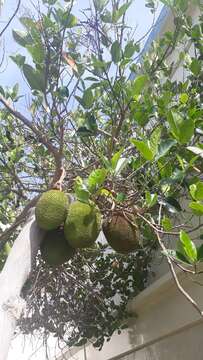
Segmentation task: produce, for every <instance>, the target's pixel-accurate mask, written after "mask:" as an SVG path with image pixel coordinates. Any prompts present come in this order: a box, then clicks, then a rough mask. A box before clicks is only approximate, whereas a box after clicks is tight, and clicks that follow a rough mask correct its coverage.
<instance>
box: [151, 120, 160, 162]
mask: <svg viewBox="0 0 203 360" xmlns="http://www.w3.org/2000/svg"><path fill="white" fill-rule="evenodd" d="M161 130H162V128H161V126H158V127H157V128H156V129H155V130H154V131H153V133H152V134H151V137H150V149H151V151H152V153H153V157H154V156H155V155H156V154H157V152H158V146H159V143H160V137H161Z"/></svg>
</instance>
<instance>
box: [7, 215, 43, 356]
mask: <svg viewBox="0 0 203 360" xmlns="http://www.w3.org/2000/svg"><path fill="white" fill-rule="evenodd" d="M43 233H44V232H43V231H42V230H40V229H39V228H38V226H37V224H36V222H35V215H34V210H33V209H32V210H31V212H30V216H29V218H28V220H27V222H26V224H25V226H24V227H23V229H22V231H21V232H20V234H19V235H18V237H17V239H16V240H15V242H14V245H13V247H12V250H11V252H10V254H9V256H8V259H7V261H6V264H5V266H4V268H3V270H2V272H1V273H0V360H6V358H7V355H8V350H9V345H10V342H11V340H12V337H13V333H14V331H15V327H16V322H17V320H18V319H19V317H20V315H21V313H22V311H23V308H24V306H25V303H24V300H23V299H22V298H21V297H20V294H21V290H22V287H23V285H24V284H25V282H26V280H27V279H28V277H29V275H30V273H31V270H32V265H33V262H34V259H35V256H36V254H37V251H38V248H39V245H40V242H41V240H42V237H43Z"/></svg>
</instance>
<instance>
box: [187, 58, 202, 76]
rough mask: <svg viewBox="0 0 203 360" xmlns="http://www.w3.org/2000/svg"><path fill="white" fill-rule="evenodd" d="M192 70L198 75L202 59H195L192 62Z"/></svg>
mask: <svg viewBox="0 0 203 360" xmlns="http://www.w3.org/2000/svg"><path fill="white" fill-rule="evenodd" d="M190 70H191V71H192V73H193V74H194V75H195V76H198V75H199V73H200V72H201V61H200V60H198V59H193V60H192V62H191V64H190Z"/></svg>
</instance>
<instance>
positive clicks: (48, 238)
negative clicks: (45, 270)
mask: <svg viewBox="0 0 203 360" xmlns="http://www.w3.org/2000/svg"><path fill="white" fill-rule="evenodd" d="M40 250H41V256H42V258H43V259H44V260H45V261H46V262H47V263H48V264H49V265H51V266H58V265H61V264H63V263H64V262H66V261H68V260H69V259H70V258H71V257H73V256H74V254H75V250H74V249H73V248H71V247H70V245H69V244H68V242H67V241H66V239H65V236H64V232H63V230H61V229H57V230H53V231H48V232H47V233H46V234H45V237H44V239H43V241H42V244H41V246H40Z"/></svg>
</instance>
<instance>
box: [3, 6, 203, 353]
mask: <svg viewBox="0 0 203 360" xmlns="http://www.w3.org/2000/svg"><path fill="white" fill-rule="evenodd" d="M162 2H163V3H165V4H167V5H168V6H170V7H172V8H173V9H172V10H173V14H174V31H171V32H167V33H166V34H165V35H163V36H162V37H161V38H160V39H158V40H157V41H156V42H154V43H153V44H152V46H151V49H150V51H149V52H148V53H145V54H143V53H142V52H141V51H140V44H141V42H142V41H141V40H139V39H137V38H134V36H133V31H131V29H130V28H129V26H128V25H129V24H128V23H127V22H126V20H127V18H128V17H127V16H126V11H129V9H130V5H131V1H128V2H127V1H124V0H123V1H118V2H113V3H112V2H111V1H108V0H94V1H92V2H91V4H92V5H93V6H92V11H91V12H90V11H89V9H84V12H83V15H81V14H82V12H79V15H78V18H76V17H75V5H74V3H73V4H72V2H71V1H65V3H66V4H65V5H66V6H61V5H60V2H59V1H55V0H44V1H43V4H44V5H43V6H42V9H41V12H40V13H37V11H36V10H35V11H34V16H33V17H32V16H30V15H29V16H26V17H25V16H24V17H21V18H20V21H21V24H22V26H23V28H24V31H17V30H13V38H14V39H15V41H16V42H17V44H18V46H19V47H23V54H21V49H20V50H19V53H16V54H14V55H12V56H11V57H10V58H11V59H12V61H14V63H15V64H16V65H17V66H18V67H19V68H20V70H21V73H22V75H23V79H24V80H25V81H26V83H27V84H28V85H29V88H30V89H28V91H29V93H28V95H29V96H28V98H29V104H28V106H27V108H26V105H27V102H24V99H23V98H22V94H25V92H24V91H23V92H22V89H21V87H18V86H17V85H14V86H13V87H11V88H6V87H3V86H1V87H0V94H1V96H3V97H4V98H5V100H6V101H7V103H8V104H13V103H15V109H22V108H23V109H24V108H25V111H24V110H23V115H24V117H26V116H27V122H26V124H27V125H26V126H24V125H23V123H22V117H21V118H19V116H18V113H17V114H16V113H15V112H14V113H13V112H11V111H9V110H8V108H5V107H4V106H3V104H2V103H1V108H0V119H1V125H2V126H1V129H0V180H1V191H0V200H1V206H0V229H1V231H3V230H4V229H5V228H6V227H7V226H9V224H12V222H13V221H14V220H15V218H16V216H17V214H19V213H20V212H21V211H22V209H23V208H24V206H25V205H26V204H27V203H28V202H29V201H30V200H31V199H33V198H34V197H35V196H36V195H38V194H41V193H42V191H43V192H45V194H46V191H47V190H48V189H50V188H49V186H50V184H51V183H52V181H53V176H55V174H56V172H55V171H56V170H57V171H58V172H59V173H60V171H61V165H63V166H64V169H65V170H66V175H65V178H64V181H63V189H64V191H65V192H69V193H71V194H72V195H71V196H72V197H73V198H74V200H77V202H78V201H79V204H80V205H81V204H82V205H81V207H82V208H85V209H88V210H90V208H91V204H92V203H94V204H95V205H96V207H98V208H99V209H100V212H101V214H102V217H103V221H104V222H106V221H109V222H110V223H111V221H112V219H114V215H115V214H118V213H119V214H122V216H123V218H124V219H125V220H126V218H127V219H129V216H130V219H131V220H132V218H131V216H132V217H133V216H135V217H136V215H137V217H136V223H137V224H136V225H137V226H138V228H139V235H140V236H139V242H138V244H137V243H136V247H134V249H133V250H135V251H134V252H133V254H132V255H126V254H125V255H123V256H121V255H118V254H116V253H113V252H112V253H110V250H109V249H108V252H106V250H105V249H106V246H107V244H102V245H101V244H96V245H95V243H94V241H95V240H96V235H98V232H99V226H97V225H98V224H97V221H94V220H95V217H96V215H95V214H94V216H93V221H92V223H91V225H92V228H94V230H95V229H96V231H95V232H94V236H93V238H92V242H91V243H94V248H91V249H89V250H80V251H78V252H77V254H76V257H74V261H76V263H75V262H72V261H71V260H70V262H68V263H67V264H66V265H67V269H68V270H67V269H66V267H65V266H63V265H62V266H61V267H60V271H59V269H58V268H56V269H54V270H53V269H51V270H50V268H49V270H46V269H47V268H46V266H45V264H44V263H43V264H42V263H41V260H40V258H39V262H38V264H39V267H40V266H41V265H42V267H43V269H44V274H46V276H47V274H48V271H50V272H51V274H53V278H51V281H53V283H54V281H59V283H60V282H61V284H63V286H62V288H63V289H62V288H61V285H60V286H59V288H60V289H62V290H61V293H57V296H56V293H55V292H54V291H56V287H55V285H54V286H53V287H52V291H50V289H49V288H48V281H47V278H44V282H45V285H44V288H46V290H47V293H48V298H50V299H52V300H53V303H52V302H51V301H50V303H49V304H45V302H44V299H39V298H38V297H37V296H38V295H37V294H41V290H40V289H39V292H38V293H37V294H35V295H34V294H33V292H32V294H33V295H28V299H29V296H30V297H31V298H32V296H33V297H34V299H35V300H34V301H36V304H37V305H36V304H35V303H34V305H36V308H35V309H40V310H42V309H43V310H45V309H46V311H50V313H51V314H52V315H51V316H50V319H49V322H48V323H47V320H46V319H45V318H47V316H45V313H46V311H45V312H44V313H43V311H40V320H41V322H40V323H36V318H37V316H38V315H37V314H36V313H35V312H34V313H33V314H34V315H33V316H32V318H31V319H30V318H29V319H26V321H27V322H26V321H25V323H24V325H23V326H24V329H25V328H26V329H29V331H33V330H34V329H35V328H37V329H40V330H41V328H44V329H45V331H47V332H52V333H53V334H54V335H55V336H57V337H58V338H63V339H64V341H65V342H66V343H68V344H69V345H71V346H72V345H79V344H84V343H86V341H87V339H90V340H92V339H96V340H94V346H96V347H99V348H101V346H102V345H103V342H104V340H105V339H108V340H109V339H110V337H111V335H112V334H113V332H114V331H116V329H119V330H120V329H121V322H122V320H123V319H124V317H125V316H126V313H125V306H126V303H127V301H128V299H129V297H131V296H134V295H135V294H137V293H138V292H139V291H140V290H142V289H143V288H144V287H145V284H146V281H147V276H148V269H149V264H150V261H151V258H152V253H153V251H154V250H155V249H157V236H156V233H157V231H158V232H160V235H163V236H165V235H166V236H168V237H170V236H173V237H174V238H175V235H177V228H178V229H179V230H181V232H180V239H177V244H175V245H174V249H166V251H165V252H164V254H165V255H166V256H167V257H170V259H171V261H172V262H174V263H178V264H181V265H182V266H183V267H184V266H190V268H191V269H193V270H194V272H195V271H196V270H197V267H198V263H199V262H200V261H202V259H203V255H202V254H203V250H202V245H201V242H200V244H198V246H197V245H196V243H195V242H194V241H193V238H194V234H195V232H193V230H194V228H195V226H196V225H194V224H201V222H200V219H199V216H202V215H203V185H202V178H201V174H202V171H203V165H202V158H203V146H202V135H203V124H202V115H203V112H202V101H203V98H202V74H203V61H202V59H203V48H202V41H203V35H202V26H203V25H202V16H200V19H199V21H197V22H196V23H195V25H194V24H192V22H191V19H190V17H189V16H188V15H187V12H185V10H186V7H187V5H188V4H189V3H191V2H189V1H183V0H178V1H162ZM81 4H82V2H81ZM155 5H156V4H155V1H153V0H150V1H149V0H148V1H146V6H147V7H148V8H149V9H150V10H151V11H152V12H154V11H155V7H156V6H155ZM81 6H82V5H81ZM81 9H82V8H81ZM77 13H78V12H77ZM183 43H188V44H190V43H191V45H192V47H193V48H194V55H193V57H191V56H189V54H187V53H186V51H184V50H183V51H182V52H180V55H179V57H178V58H177V59H175V60H174V63H171V62H169V61H168V56H169V55H170V54H171V53H172V52H173V51H174V50H176V48H177V49H180V48H181V49H182V44H183ZM175 53H176V51H175ZM178 53H179V52H178ZM136 59H140V60H141V61H140V62H139V61H138V62H137V60H136ZM180 64H181V66H182V67H183V70H184V71H186V73H187V74H188V78H187V79H179V80H180V81H178V82H177V81H175V80H174V78H173V74H174V71H175V70H176V68H177V66H180ZM30 90H31V91H30ZM22 102H23V104H22ZM22 105H23V106H22ZM24 105H25V106H24ZM13 114H14V115H13ZM33 129H34V130H33ZM36 130H37V131H36ZM59 170H60V171H59ZM183 199H184V201H183ZM56 203H57V201H56V200H54V204H53V206H52V210H51V213H49V212H48V211H47V210H49V209H48V208H47V206H45V209H46V211H44V209H43V216H44V215H47V219H46V221H45V222H46V224H47V222H49V221H50V219H51V218H52V215H53V214H55V213H56ZM139 212H140V216H138V214H139ZM66 214H67V212H66ZM177 215H178V216H177ZM82 219H83V217H82V215H81V216H79V213H77V212H75V215H74V222H75V223H76V220H78V221H79V222H80V225H81V229H80V232H79V234H77V239H78V238H79V237H80V236H81V234H83V236H84V237H85V231H86V228H85V226H84V224H83V220H82ZM133 219H134V218H133ZM178 219H179V220H178ZM64 220H65V219H64V215H63V217H62V218H60V221H58V220H57V224H55V225H54V226H60V225H61V224H63V222H64ZM126 221H127V220H126ZM124 222H125V221H124ZM132 223H133V220H132ZM95 224H96V225H95ZM131 225H132V224H131ZM131 225H130V232H131V233H133V230H132V228H131ZM185 225H187V226H188V227H185ZM132 227H133V225H132ZM124 228H125V226H123V229H124ZM123 229H122V231H123ZM133 229H134V228H133ZM155 229H156V230H157V231H155ZM183 229H186V230H187V231H188V233H185V232H184V231H183ZM76 230H77V229H76ZM76 230H75V232H76V233H77V231H76ZM179 230H178V231H179ZM90 232H91V231H90ZM165 233H166V234H165ZM189 234H190V235H189ZM66 235H67V238H68V237H69V235H70V234H69V233H68V231H67V230H66ZM125 235H126V233H124V234H123V233H122V236H121V237H122V238H125ZM14 236H15V233H13V234H12V237H11V239H10V241H11V242H12V239H13V237H14ZM197 236H198V235H197ZM88 237H89V234H88V236H86V239H87V238H88ZM195 237H196V236H195ZM81 238H82V237H81ZM81 238H80V239H81ZM163 239H164V240H165V238H163ZM93 240H94V241H93ZM199 240H202V238H201V237H200V239H199ZM84 241H85V242H86V240H84ZM166 243H167V242H166ZM164 244H165V242H164ZM2 246H3V245H2ZM137 246H138V247H137ZM176 248H177V250H175V249H176ZM1 254H3V255H2V256H3V260H2V262H4V261H5V259H6V256H7V255H5V253H4V252H2V253H1ZM82 259H83V260H82ZM84 259H85V260H84ZM114 259H116V262H115V263H114V265H113V267H112V262H113V261H114ZM117 261H118V264H119V265H117ZM91 267H93V268H94V271H93V272H92V271H91V270H90V268H91ZM87 269H88V270H87ZM66 270H67V271H69V272H70V274H72V275H73V278H74V282H71V281H73V280H70V277H68V276H69V272H68V273H67V272H66ZM193 270H192V271H193ZM101 273H102V277H101ZM44 274H41V275H40V276H42V279H43V276H45V275H44ZM130 274H131V275H132V279H133V280H132V281H130V279H129V276H130ZM40 279H41V277H40ZM42 283H43V281H42ZM42 283H40V282H39V284H38V283H37V286H39V288H40V284H42ZM81 283H82V286H81ZM53 288H54V290H53ZM89 288H91V291H92V294H93V296H92V297H91V296H90V291H89ZM93 290H94V291H96V295H97V296H98V297H100V298H102V300H103V303H101V302H100V303H99V310H98V304H95V306H92V303H93V298H94V299H95V298H97V297H96V296H95V292H94V291H93ZM62 293H63V294H65V295H63V294H62ZM117 293H119V294H120V297H121V299H120V303H119V305H118V304H116V303H115V302H114V296H115V294H117ZM35 296H36V297H35ZM59 298H62V299H65V301H66V302H65V301H64V302H63V306H64V303H65V304H66V303H67V302H68V304H69V307H68V306H66V305H65V310H64V309H63V306H62V305H61V304H60V310H61V313H62V314H63V316H64V319H62V323H64V322H65V321H67V324H68V325H67V326H68V327H69V328H71V329H73V331H72V334H71V335H70V336H68V335H67V333H66V331H65V328H64V329H62V327H61V328H60V329H59V327H58V325H56V324H59V323H61V318H60V315H59V314H56V311H55V310H54V311H53V309H56V308H57V306H59V304H58V302H56V299H59ZM29 303H32V301H30V302H29ZM56 303H57V306H56ZM34 305H33V306H34ZM54 305H55V307H54ZM46 306H48V308H47V307H46ZM49 306H50V308H49ZM32 309H33V308H32ZM81 309H82V310H81ZM108 309H111V312H113V313H115V312H116V314H117V315H116V316H114V317H113V315H112V313H111V312H110V311H109V310H108ZM31 313H32V311H31ZM48 313H49V312H48ZM78 313H80V314H81V320H82V325H81V323H80V324H79V322H78V317H77V314H78ZM66 314H67V315H66ZM87 323H88V324H90V326H89V327H88V329H87V328H86V327H85V324H87ZM48 327H49V329H48ZM50 329H52V330H50ZM88 330H89V331H88ZM60 331H61V332H60Z"/></svg>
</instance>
